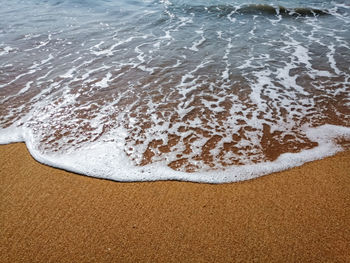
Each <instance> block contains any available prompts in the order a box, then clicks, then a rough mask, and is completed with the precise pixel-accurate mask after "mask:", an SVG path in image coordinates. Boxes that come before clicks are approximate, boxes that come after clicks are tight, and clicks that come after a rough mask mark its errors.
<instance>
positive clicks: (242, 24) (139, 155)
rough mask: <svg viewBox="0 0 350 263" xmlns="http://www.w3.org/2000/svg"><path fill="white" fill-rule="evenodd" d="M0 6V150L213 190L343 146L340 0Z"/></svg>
mask: <svg viewBox="0 0 350 263" xmlns="http://www.w3.org/2000/svg"><path fill="white" fill-rule="evenodd" d="M0 6H1V8H0V18H1V19H0V143H2V144H5V143H11V142H18V141H24V142H25V143H26V144H27V147H28V149H29V150H30V152H31V154H32V155H33V156H34V157H35V158H36V159H37V160H38V161H40V162H42V163H45V164H48V165H52V166H55V167H60V168H63V169H67V170H70V171H74V172H77V173H81V174H85V175H89V176H94V177H101V178H107V179H111V180H117V181H135V180H140V181H149V180H188V181H197V182H210V183H222V182H234V181H239V180H246V179H251V178H254V177H258V176H261V175H264V174H267V173H271V172H275V171H280V170H283V169H287V168H290V167H294V166H297V165H301V164H303V163H305V162H308V161H312V160H316V159H320V158H323V157H325V156H329V155H332V154H334V153H336V152H338V151H340V150H342V149H343V147H342V146H344V145H346V144H347V142H349V140H350V68H349V67H350V62H349V61H350V3H349V2H348V1H347V0H336V1H318V0H310V1H309V0H300V1H299V0H292V1H289V0H288V1H287V0H285V1H277V0H276V1H272V0H252V1H243V0H238V1H233V0H232V1H228V0H217V1H210V0H209V1H205V0H192V1H187V0H132V1H131V0H130V1H129V0H119V1H116V0H115V1H114V0H46V1H44V0H26V1H20V0H12V1H4V0H0Z"/></svg>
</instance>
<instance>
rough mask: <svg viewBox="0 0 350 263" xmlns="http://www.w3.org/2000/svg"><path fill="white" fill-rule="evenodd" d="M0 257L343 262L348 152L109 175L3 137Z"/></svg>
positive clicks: (349, 225)
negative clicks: (228, 169) (256, 166)
mask: <svg viewBox="0 0 350 263" xmlns="http://www.w3.org/2000/svg"><path fill="white" fill-rule="evenodd" d="M0 169H1V176H0V178H1V186H0V187H1V192H0V197H1V199H0V200H1V210H0V212H1V218H0V255H1V256H0V257H1V258H0V261H1V262H11V263H13V262H45V263H46V262H239V261H242V262H350V152H349V151H348V152H345V153H340V154H338V155H336V156H335V157H331V158H327V159H324V160H321V161H316V162H313V163H308V164H306V165H303V166H302V167H299V168H295V169H291V170H289V171H285V172H281V173H276V174H273V175H268V176H264V177H261V178H258V179H255V180H251V181H246V182H242V183H234V184H225V185H208V184H195V183H184V182H155V183H116V182H112V181H106V180H99V179H93V178H89V177H85V176H79V175H75V174H71V173H68V172H65V171H61V170H58V169H54V168H51V167H48V166H44V165H42V164H39V163H37V162H36V161H34V160H33V159H32V157H31V156H30V155H29V153H28V151H27V150H26V148H25V145H24V144H12V145H5V146H0Z"/></svg>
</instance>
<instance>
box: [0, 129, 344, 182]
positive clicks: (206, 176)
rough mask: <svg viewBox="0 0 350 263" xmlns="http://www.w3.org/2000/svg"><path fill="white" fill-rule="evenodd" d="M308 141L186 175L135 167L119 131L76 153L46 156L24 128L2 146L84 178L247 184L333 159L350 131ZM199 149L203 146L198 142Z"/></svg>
mask: <svg viewBox="0 0 350 263" xmlns="http://www.w3.org/2000/svg"><path fill="white" fill-rule="evenodd" d="M305 132H306V134H307V136H308V138H309V139H310V140H312V141H314V142H317V143H318V144H319V145H318V146H317V147H315V148H313V149H309V150H303V151H301V152H299V153H285V154H282V155H281V156H280V157H279V158H278V159H277V160H275V161H273V162H263V163H259V164H251V165H244V166H232V167H229V168H227V169H226V170H218V171H208V172H195V173H186V172H179V171H174V170H172V169H170V168H169V167H167V166H165V165H164V163H162V162H159V163H153V164H149V165H146V166H135V165H134V164H133V163H132V162H131V161H130V160H129V159H128V157H127V156H126V154H125V153H124V151H123V150H122V149H123V146H124V143H125V142H124V139H125V137H126V136H127V132H126V131H125V130H124V129H122V128H118V129H116V130H115V131H114V134H113V138H116V139H115V140H114V141H113V142H110V141H108V138H106V137H104V138H102V139H101V140H99V141H98V142H95V143H91V144H89V145H86V146H84V147H81V148H79V149H78V150H75V151H70V152H66V153H64V154H43V153H41V152H40V151H39V150H38V149H37V148H36V145H37V143H36V139H35V138H34V136H33V134H32V132H31V131H30V130H28V129H24V128H9V129H3V130H1V131H0V143H2V144H4V143H9V142H15V141H22V140H23V141H25V143H26V145H27V147H28V149H29V151H30V153H31V154H32V156H33V157H34V158H35V159H36V160H38V161H39V162H41V163H44V164H47V165H50V166H53V167H58V168H61V169H65V170H68V171H72V172H75V173H79V174H84V175H88V176H92V177H98V178H105V179H110V180H115V181H156V180H181V181H194V182H205V183H228V182H236V181H242V180H248V179H252V178H255V177H259V176H261V175H264V174H269V173H273V172H277V171H281V170H285V169H289V168H292V167H295V166H300V165H302V164H304V163H306V162H310V161H314V160H318V159H321V158H324V157H327V156H331V155H334V154H335V153H337V152H339V151H340V150H341V148H340V146H338V145H337V144H336V143H335V142H334V140H335V139H336V138H339V137H342V138H345V139H347V140H349V139H350V128H347V127H341V126H334V125H323V126H319V127H317V128H308V127H305ZM197 144H199V147H201V146H202V144H203V142H201V141H199V142H197Z"/></svg>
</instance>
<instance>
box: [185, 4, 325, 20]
mask: <svg viewBox="0 0 350 263" xmlns="http://www.w3.org/2000/svg"><path fill="white" fill-rule="evenodd" d="M184 9H185V10H186V11H187V12H188V13H201V12H207V13H211V14H216V15H218V16H219V17H222V16H227V15H230V14H239V15H282V16H284V17H300V16H301V17H303V16H323V15H330V12H329V11H328V10H326V9H318V8H311V7H296V8H287V7H284V6H272V5H266V4H250V5H242V6H233V5H211V6H203V5H198V6H187V7H185V8H184Z"/></svg>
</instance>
